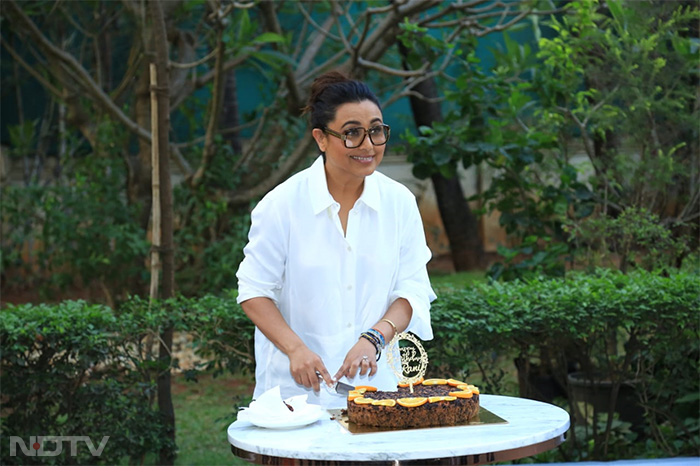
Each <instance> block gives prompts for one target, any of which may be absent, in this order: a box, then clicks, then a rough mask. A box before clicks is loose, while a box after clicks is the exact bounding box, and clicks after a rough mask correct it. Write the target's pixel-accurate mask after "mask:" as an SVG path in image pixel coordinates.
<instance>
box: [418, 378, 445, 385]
mask: <svg viewBox="0 0 700 466" xmlns="http://www.w3.org/2000/svg"><path fill="white" fill-rule="evenodd" d="M423 385H447V379H425V380H424V381H423Z"/></svg>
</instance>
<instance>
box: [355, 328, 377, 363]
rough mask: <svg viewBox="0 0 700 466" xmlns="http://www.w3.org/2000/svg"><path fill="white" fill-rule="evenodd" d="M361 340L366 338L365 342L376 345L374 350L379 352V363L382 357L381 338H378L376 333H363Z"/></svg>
mask: <svg viewBox="0 0 700 466" xmlns="http://www.w3.org/2000/svg"><path fill="white" fill-rule="evenodd" d="M377 333H378V332H377ZM380 335H381V334H380ZM360 338H364V339H365V340H367V341H369V342H370V343H372V344H373V345H374V349H375V351H376V352H377V359H376V360H377V361H379V358H380V357H381V356H382V341H381V339H380V338H381V337H380V336H378V335H377V334H376V333H374V332H369V331H367V332H362V333H361V334H360Z"/></svg>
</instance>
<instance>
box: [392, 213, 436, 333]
mask: <svg viewBox="0 0 700 466" xmlns="http://www.w3.org/2000/svg"><path fill="white" fill-rule="evenodd" d="M411 207H412V208H409V209H408V212H407V215H406V225H405V228H404V230H403V235H402V239H401V250H400V258H399V267H398V278H397V280H396V286H395V288H394V290H393V291H392V293H391V298H390V299H391V302H393V301H395V300H396V299H398V298H404V299H406V300H407V301H408V302H409V303H410V304H411V308H412V309H413V316H412V318H411V323H410V324H409V326H408V328H407V329H406V331H410V332H413V333H415V334H416V335H417V336H418V337H419V338H421V339H422V340H430V339H432V338H433V330H432V327H431V325H430V303H431V302H432V301H434V300H435V299H436V298H437V296H436V295H435V292H434V291H433V289H432V287H431V286H430V279H429V278H428V272H427V268H426V264H427V263H428V261H429V260H430V258H431V257H432V253H431V251H430V249H429V248H428V246H427V244H426V241H425V233H424V231H423V223H422V222H421V218H420V214H419V212H418V206H417V205H415V204H414V205H412V206H411Z"/></svg>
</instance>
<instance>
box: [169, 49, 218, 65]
mask: <svg viewBox="0 0 700 466" xmlns="http://www.w3.org/2000/svg"><path fill="white" fill-rule="evenodd" d="M218 50H219V48H218V47H217V48H215V49H214V50H212V51H211V53H209V54H207V56H206V57H203V58H200V59H199V60H197V61H194V62H190V63H177V62H174V61H170V66H171V67H173V68H180V69H188V68H196V67H198V66H199V65H201V64H203V63H206V62H207V61H209V60H211V59H212V58H213V57H215V56H216V54H217V52H218Z"/></svg>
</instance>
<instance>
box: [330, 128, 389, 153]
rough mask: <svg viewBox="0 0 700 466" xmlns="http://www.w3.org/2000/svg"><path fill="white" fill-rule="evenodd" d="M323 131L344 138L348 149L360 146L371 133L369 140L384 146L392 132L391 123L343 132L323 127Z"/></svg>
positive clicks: (376, 144)
mask: <svg viewBox="0 0 700 466" xmlns="http://www.w3.org/2000/svg"><path fill="white" fill-rule="evenodd" d="M323 132H324V133H327V134H330V135H331V136H335V137H337V138H338V139H342V140H343V142H345V147H347V148H348V149H354V148H356V147H360V146H361V145H362V143H363V142H365V136H367V135H368V134H369V141H370V142H371V143H372V144H373V145H375V146H383V145H384V144H386V143H387V141H389V134H391V128H390V127H389V125H374V126H371V127H370V128H369V129H366V128H363V127H361V126H358V127H355V128H350V129H346V130H345V131H343V132H342V133H339V132H337V131H333V130H332V129H330V128H323Z"/></svg>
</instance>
